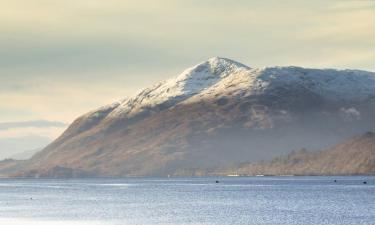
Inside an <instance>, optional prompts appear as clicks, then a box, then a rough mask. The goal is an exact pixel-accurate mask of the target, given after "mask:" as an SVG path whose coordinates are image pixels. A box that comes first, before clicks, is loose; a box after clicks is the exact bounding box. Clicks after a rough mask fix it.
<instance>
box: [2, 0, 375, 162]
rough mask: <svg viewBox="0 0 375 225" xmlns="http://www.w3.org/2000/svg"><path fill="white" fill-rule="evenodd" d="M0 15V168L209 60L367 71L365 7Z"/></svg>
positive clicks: (371, 37)
mask: <svg viewBox="0 0 375 225" xmlns="http://www.w3.org/2000/svg"><path fill="white" fill-rule="evenodd" d="M0 5H1V7H0V158H1V157H2V152H3V153H4V152H7V155H9V154H11V153H13V152H14V151H20V150H19V148H16V147H14V144H12V143H17V142H20V141H22V140H26V139H25V138H27V140H30V139H32V138H33V137H34V138H35V139H37V140H39V141H34V142H33V141H27V142H26V143H34V144H30V145H29V146H28V145H27V144H26V145H25V146H24V147H23V148H22V149H27V148H30V149H33V148H38V147H40V146H41V145H46V144H48V142H50V141H51V140H53V139H54V138H56V137H57V136H58V135H59V134H61V132H62V131H63V130H64V129H65V128H66V127H67V126H68V124H69V123H71V122H72V121H73V120H74V119H75V118H77V117H78V116H79V115H81V114H83V113H85V112H87V111H90V110H93V109H95V108H97V107H99V106H102V105H105V104H109V103H111V102H114V101H116V100H119V99H122V98H124V97H127V96H131V95H134V94H135V93H136V92H138V91H139V90H140V89H142V88H145V87H147V86H149V85H152V84H154V83H155V82H158V81H161V80H164V79H167V78H169V77H171V76H175V75H177V74H179V73H180V72H181V71H183V70H184V69H186V68H188V67H190V66H192V65H195V64H197V63H199V62H201V61H204V60H206V59H208V58H211V57H213V56H221V57H226V58H231V59H234V60H236V61H239V62H242V63H244V64H246V65H248V66H250V67H264V66H285V65H295V66H303V67H316V68H338V69H346V68H349V69H353V68H355V69H363V70H370V71H375V61H374V59H375V0H356V1H353V0H329V1H327V0H314V1H311V0H305V1H303V0H293V1H292V0H283V1H280V0H205V1H202V0H189V1H187V0H185V1H182V0H181V1H179V0H173V1H172V0H171V1H167V0H158V1H152V0H150V1H145V0H135V1H127V0H106V1H102V0H12V1H8V0H0ZM4 123H5V124H8V126H7V127H4V126H2V124H4ZM12 124H13V126H10V125H12ZM41 124H43V125H41ZM42 140H44V141H42ZM4 143H5V144H4ZM9 143H11V144H9ZM7 149H12V150H11V151H10V150H7ZM14 149H16V150H14ZM17 149H18V150H17ZM3 155H4V154H3Z"/></svg>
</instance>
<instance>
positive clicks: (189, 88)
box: [111, 57, 250, 116]
mask: <svg viewBox="0 0 375 225" xmlns="http://www.w3.org/2000/svg"><path fill="white" fill-rule="evenodd" d="M249 69H250V68H249V67H247V66H245V65H243V64H241V63H238V62H235V61H233V60H230V59H226V58H220V57H213V58H210V59H208V60H207V61H204V62H202V63H199V64H197V65H195V66H193V67H191V68H188V69H186V70H184V71H183V72H182V73H181V74H180V75H178V76H176V77H174V78H171V79H168V80H165V81H163V82H160V83H158V84H157V85H155V86H153V87H151V88H146V89H144V90H143V91H141V92H140V93H139V94H137V95H136V96H135V97H133V98H130V99H126V100H125V101H123V102H122V103H121V104H120V106H119V107H117V109H115V110H114V111H113V112H112V113H111V116H119V115H127V116H131V115H134V114H135V113H138V112H140V111H142V110H143V109H148V108H150V107H153V106H155V105H161V104H163V105H164V106H165V107H168V106H170V105H173V104H175V103H176V102H180V101H182V100H185V99H187V98H188V97H191V96H192V95H194V94H197V93H199V92H201V91H203V90H205V89H207V88H209V87H211V86H212V85H214V84H215V83H217V82H219V81H220V80H221V79H223V78H225V77H227V76H229V75H231V74H233V73H237V72H240V71H246V70H249Z"/></svg>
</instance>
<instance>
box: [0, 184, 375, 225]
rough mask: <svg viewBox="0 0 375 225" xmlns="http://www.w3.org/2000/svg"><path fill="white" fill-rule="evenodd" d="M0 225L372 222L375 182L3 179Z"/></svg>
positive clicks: (0, 188) (305, 224)
mask: <svg viewBox="0 0 375 225" xmlns="http://www.w3.org/2000/svg"><path fill="white" fill-rule="evenodd" d="M335 179H336V180H337V182H336V183H335V182H333V181H334V180H335ZM215 180H219V181H220V183H218V184H217V183H215ZM363 181H367V184H363V183H362V182H363ZM0 224H4V225H5V224H7V225H12V224H130V225H133V224H142V225H143V224H144V225H151V224H179V225H180V224H220V225H222V224H230V225H234V224H244V225H245V224H246V225H249V224H283V225H286V224H293V225H295V224H301V225H302V224H303V225H308V224H320V225H323V224H340V225H344V224H356V225H358V224H375V177H228V178H176V179H174V178H173V179H172V178H171V179H137V178H134V179H73V180H27V179H17V180H8V179H5V180H0Z"/></svg>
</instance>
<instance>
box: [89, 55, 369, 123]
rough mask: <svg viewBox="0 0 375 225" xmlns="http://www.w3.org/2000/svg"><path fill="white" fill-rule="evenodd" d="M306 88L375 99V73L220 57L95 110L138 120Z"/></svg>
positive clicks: (334, 95)
mask: <svg viewBox="0 0 375 225" xmlns="http://www.w3.org/2000/svg"><path fill="white" fill-rule="evenodd" d="M288 86H294V87H301V88H303V89H306V90H309V91H311V92H312V93H315V94H317V95H319V96H323V97H324V98H326V99H330V100H340V101H348V102H350V101H365V100H368V99H375V74H374V73H372V72H366V71H360V70H334V69H324V70H320V69H305V68H300V67H266V68H255V69H253V68H250V67H248V66H245V65H243V64H241V63H238V62H235V61H233V60H230V59H226V58H219V57H214V58H211V59H209V60H207V61H205V62H202V63H200V64H198V65H196V66H194V67H192V68H189V69H187V70H185V71H183V72H182V73H181V74H180V75H178V76H176V77H174V78H171V79H168V80H166V81H163V82H160V83H158V84H156V85H155V86H152V87H150V88H146V89H144V90H142V91H141V92H140V93H138V94H137V95H135V96H133V97H131V98H127V99H125V100H122V101H120V102H119V103H118V102H116V103H114V104H111V105H109V106H106V107H104V108H101V109H99V110H98V111H93V112H91V113H93V115H99V114H100V115H101V114H103V112H107V111H108V110H110V111H111V112H110V113H108V116H109V117H112V118H113V117H132V116H134V115H136V114H137V113H140V112H143V111H147V110H149V109H151V108H153V107H155V106H160V109H165V108H168V107H171V106H174V105H176V104H178V103H180V102H184V101H185V102H192V101H199V100H202V99H204V98H212V97H214V96H216V97H217V96H225V95H236V94H242V95H255V94H261V93H264V92H266V91H267V90H271V89H274V88H278V87H288Z"/></svg>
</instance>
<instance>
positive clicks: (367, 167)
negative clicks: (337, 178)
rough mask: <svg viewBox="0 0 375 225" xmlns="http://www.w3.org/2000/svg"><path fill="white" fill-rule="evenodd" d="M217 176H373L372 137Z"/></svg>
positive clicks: (295, 153)
mask: <svg viewBox="0 0 375 225" xmlns="http://www.w3.org/2000/svg"><path fill="white" fill-rule="evenodd" d="M217 174H244V175H259V174H263V175H375V133H373V132H367V133H366V134H364V135H362V136H358V137H354V138H351V139H349V140H346V141H344V142H342V143H340V144H337V145H335V146H333V147H331V148H329V149H327V150H324V151H319V152H308V151H306V150H304V149H302V150H300V151H293V152H292V153H290V154H288V155H287V156H285V157H278V158H275V159H273V160H272V161H269V162H260V163H249V164H242V165H241V166H239V167H237V168H230V169H226V170H221V171H220V170H219V171H218V172H217Z"/></svg>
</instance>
